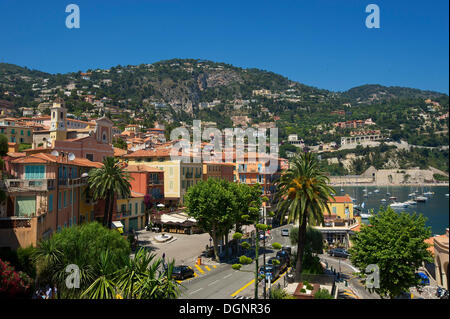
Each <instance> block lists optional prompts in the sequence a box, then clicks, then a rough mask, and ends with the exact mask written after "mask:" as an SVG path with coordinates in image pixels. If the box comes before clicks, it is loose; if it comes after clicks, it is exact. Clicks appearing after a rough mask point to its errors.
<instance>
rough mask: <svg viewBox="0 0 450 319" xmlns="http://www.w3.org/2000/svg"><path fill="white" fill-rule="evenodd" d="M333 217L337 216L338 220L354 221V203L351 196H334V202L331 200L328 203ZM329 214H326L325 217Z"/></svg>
mask: <svg viewBox="0 0 450 319" xmlns="http://www.w3.org/2000/svg"><path fill="white" fill-rule="evenodd" d="M328 207H329V208H330V212H331V216H335V217H336V218H337V219H340V218H342V219H352V218H353V201H352V199H351V198H350V196H349V195H347V194H346V195H345V196H334V200H333V199H330V201H329V202H328ZM326 214H327V212H324V216H325V215H326Z"/></svg>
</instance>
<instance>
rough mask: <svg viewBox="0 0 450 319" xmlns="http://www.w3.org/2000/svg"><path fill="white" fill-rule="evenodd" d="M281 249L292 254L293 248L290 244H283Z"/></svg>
mask: <svg viewBox="0 0 450 319" xmlns="http://www.w3.org/2000/svg"><path fill="white" fill-rule="evenodd" d="M281 251H285V252H287V253H288V254H289V256H290V255H292V248H291V247H290V246H283V247H281Z"/></svg>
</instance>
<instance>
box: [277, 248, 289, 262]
mask: <svg viewBox="0 0 450 319" xmlns="http://www.w3.org/2000/svg"><path fill="white" fill-rule="evenodd" d="M276 257H277V258H278V259H280V260H283V262H284V263H286V265H290V263H291V255H290V254H289V253H288V252H287V251H284V250H280V251H278V252H277V254H276Z"/></svg>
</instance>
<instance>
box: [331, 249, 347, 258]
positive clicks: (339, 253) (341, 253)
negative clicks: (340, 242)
mask: <svg viewBox="0 0 450 319" xmlns="http://www.w3.org/2000/svg"><path fill="white" fill-rule="evenodd" d="M328 255H330V256H333V257H341V258H348V256H350V254H349V252H348V251H347V250H345V249H344V248H334V249H330V250H329V251H328Z"/></svg>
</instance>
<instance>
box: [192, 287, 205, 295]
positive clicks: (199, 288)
mask: <svg viewBox="0 0 450 319" xmlns="http://www.w3.org/2000/svg"><path fill="white" fill-rule="evenodd" d="M202 289H203V288H199V289H197V290H195V291H193V292H191V293H190V295H193V294H195V293H196V292H199V291H200V290H202Z"/></svg>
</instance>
